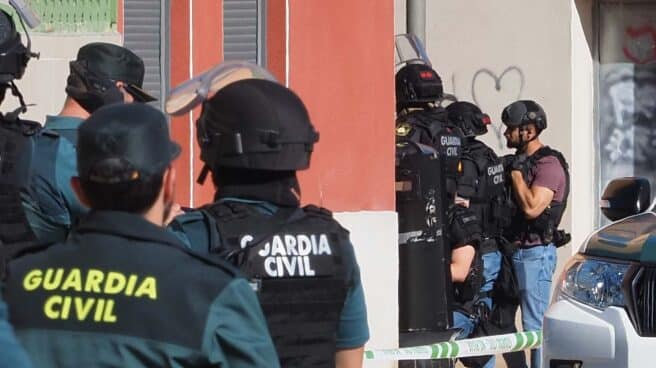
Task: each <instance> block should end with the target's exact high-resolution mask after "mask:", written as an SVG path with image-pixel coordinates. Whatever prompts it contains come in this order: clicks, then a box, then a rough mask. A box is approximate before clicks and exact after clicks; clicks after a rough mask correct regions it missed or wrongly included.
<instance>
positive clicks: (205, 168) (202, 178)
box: [196, 164, 210, 185]
mask: <svg viewBox="0 0 656 368" xmlns="http://www.w3.org/2000/svg"><path fill="white" fill-rule="evenodd" d="M209 173H210V167H209V166H207V164H205V165H203V168H202V169H201V170H200V174H198V178H197V179H196V183H198V184H200V185H203V184H205V179H207V174H209Z"/></svg>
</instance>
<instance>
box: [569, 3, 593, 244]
mask: <svg viewBox="0 0 656 368" xmlns="http://www.w3.org/2000/svg"><path fill="white" fill-rule="evenodd" d="M593 5H594V0H572V2H571V7H572V8H571V43H572V45H571V50H572V51H571V58H572V72H571V76H572V82H571V88H572V104H571V109H572V110H571V116H572V127H571V133H572V136H571V145H572V156H571V158H570V170H571V173H572V191H571V194H570V205H569V207H570V211H571V214H572V217H571V219H572V220H571V224H572V238H573V241H572V251H574V252H575V251H576V250H578V248H579V247H580V246H581V244H582V243H583V241H584V240H585V238H586V236H587V234H588V233H589V232H590V231H591V230H592V229H593V228H594V227H595V224H596V221H597V219H598V216H599V210H598V208H599V205H598V203H599V201H598V188H597V186H598V174H597V169H596V160H597V155H596V153H597V152H596V139H595V134H596V133H595V124H594V121H595V113H596V108H595V94H594V85H595V82H594V78H595V70H596V69H595V68H596V67H595V58H594V55H595V51H594V46H593V45H594V44H595V43H594V35H593V21H592V14H593Z"/></svg>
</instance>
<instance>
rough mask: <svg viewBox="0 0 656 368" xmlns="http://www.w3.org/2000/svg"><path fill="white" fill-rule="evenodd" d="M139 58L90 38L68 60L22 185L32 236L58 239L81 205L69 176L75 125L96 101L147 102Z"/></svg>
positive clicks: (98, 103)
mask: <svg viewBox="0 0 656 368" xmlns="http://www.w3.org/2000/svg"><path fill="white" fill-rule="evenodd" d="M144 70H145V69H144V63H143V61H142V60H141V58H139V57H138V56H137V55H135V54H134V53H133V52H132V51H130V50H128V49H127V48H125V47H121V46H117V45H113V44H109V43H103V42H95V43H90V44H87V45H84V46H82V47H81V48H80V49H79V51H78V54H77V58H76V59H75V60H73V61H71V62H70V74H69V76H68V81H67V85H66V95H67V97H66V100H65V102H64V106H63V108H62V110H61V112H60V113H59V115H57V116H48V117H47V118H46V122H45V125H44V128H45V129H43V130H42V131H41V132H40V133H39V134H37V135H36V136H35V138H34V154H33V159H32V162H31V164H30V166H31V170H32V171H31V172H32V174H31V178H30V180H29V182H28V183H27V184H26V185H25V186H24V187H23V190H22V205H23V208H24V209H25V212H26V214H27V218H28V221H29V223H30V225H31V227H32V230H33V231H34V233H35V235H36V237H37V238H38V239H39V240H41V241H59V240H63V239H64V238H65V237H66V234H67V233H68V231H69V230H70V228H71V226H72V224H74V223H75V221H76V219H77V218H78V217H80V215H82V214H83V213H84V212H85V211H86V208H85V207H84V206H83V205H82V204H81V203H80V202H79V201H78V200H77V198H76V197H75V195H74V193H73V190H72V189H71V187H70V184H69V181H70V178H71V177H72V176H74V175H75V165H76V162H75V147H76V145H77V128H78V126H79V125H80V124H81V123H82V121H83V120H84V119H86V118H88V117H89V114H91V113H92V112H94V111H95V110H96V109H98V108H99V107H101V106H105V105H110V104H115V103H124V102H125V103H129V102H135V101H136V102H148V101H153V100H154V99H155V98H154V97H152V96H151V95H149V94H148V93H146V92H145V91H144V90H142V89H141V86H142V85H143V78H144Z"/></svg>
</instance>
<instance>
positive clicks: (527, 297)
mask: <svg viewBox="0 0 656 368" xmlns="http://www.w3.org/2000/svg"><path fill="white" fill-rule="evenodd" d="M513 268H514V269H515V274H516V275H517V283H518V286H519V293H520V297H521V304H520V308H522V325H523V326H524V331H535V330H541V329H542V319H543V318H544V313H545V312H546V310H547V307H548V306H549V299H550V295H549V294H550V292H551V279H552V277H553V274H554V270H555V268H556V247H555V246H554V245H553V244H549V245H547V246H542V245H538V246H534V247H531V248H519V249H517V251H516V252H515V253H514V254H513ZM541 354H542V348H537V349H532V350H531V368H539V367H540V364H541Z"/></svg>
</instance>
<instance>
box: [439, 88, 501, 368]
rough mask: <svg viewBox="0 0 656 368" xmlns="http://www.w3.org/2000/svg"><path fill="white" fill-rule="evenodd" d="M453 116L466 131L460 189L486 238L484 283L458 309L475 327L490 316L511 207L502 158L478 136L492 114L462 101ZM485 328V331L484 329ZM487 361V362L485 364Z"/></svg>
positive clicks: (490, 363) (451, 109) (453, 106)
mask: <svg viewBox="0 0 656 368" xmlns="http://www.w3.org/2000/svg"><path fill="white" fill-rule="evenodd" d="M446 110H447V112H448V114H449V120H450V121H451V122H453V123H454V124H456V125H457V126H458V127H459V128H460V129H461V130H462V132H463V134H464V135H465V137H466V139H465V141H464V145H463V154H462V174H461V175H460V176H459V177H458V186H457V193H458V196H459V197H460V198H461V201H463V202H464V203H466V206H467V207H468V208H470V209H471V210H472V211H473V212H474V213H475V214H476V216H477V218H478V220H479V221H480V224H481V228H482V241H481V244H480V250H479V252H480V256H481V258H482V261H483V279H484V280H483V286H482V287H481V288H480V290H479V292H478V293H477V295H476V296H475V297H474V299H473V300H472V301H471V302H469V303H465V304H464V305H463V306H462V307H463V310H461V311H456V313H459V314H460V315H461V316H458V318H462V317H463V316H469V318H467V319H466V321H468V322H469V323H470V324H471V325H472V326H471V328H472V330H473V329H477V328H478V330H479V331H481V330H482V329H481V328H479V327H480V326H475V325H477V324H478V323H480V322H484V319H486V318H488V316H489V312H490V310H491V309H492V300H493V299H492V290H493V288H494V283H495V280H496V279H497V276H498V274H499V270H500V269H501V251H500V249H499V248H500V245H501V237H502V230H503V228H504V227H505V226H507V225H508V224H509V223H510V217H511V213H510V208H509V206H508V205H507V202H506V198H507V197H506V194H505V183H504V178H505V174H504V168H503V164H502V162H501V159H500V158H499V157H498V156H497V155H496V154H495V153H494V151H493V150H492V149H491V148H490V147H488V146H487V145H486V144H485V143H483V142H481V141H479V140H478V139H476V137H477V136H480V135H483V134H485V133H487V125H488V124H490V122H491V121H490V117H489V116H488V115H487V114H484V113H483V112H482V111H481V109H479V108H478V107H477V106H476V105H474V104H472V103H470V102H466V101H458V102H454V103H452V104H450V105H449V106H447V108H446ZM481 332H484V331H481ZM472 360H474V361H472ZM481 363H483V364H481ZM468 366H485V367H494V358H491V359H489V360H487V362H485V361H483V362H481V359H470V361H469V362H468Z"/></svg>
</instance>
